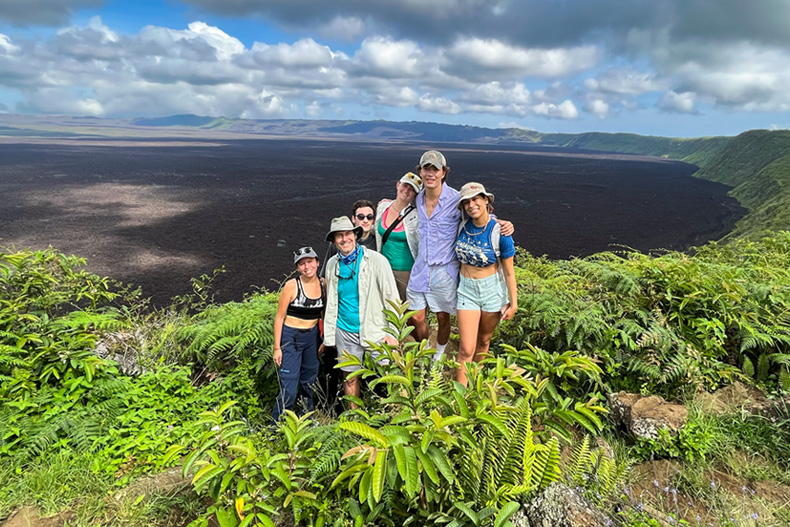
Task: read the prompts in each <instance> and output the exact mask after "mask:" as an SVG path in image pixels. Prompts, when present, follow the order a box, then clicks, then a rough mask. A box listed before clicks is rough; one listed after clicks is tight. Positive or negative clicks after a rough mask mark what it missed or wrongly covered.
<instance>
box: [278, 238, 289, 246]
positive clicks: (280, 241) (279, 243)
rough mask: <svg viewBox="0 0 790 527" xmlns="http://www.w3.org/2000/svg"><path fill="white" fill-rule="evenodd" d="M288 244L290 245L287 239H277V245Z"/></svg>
mask: <svg viewBox="0 0 790 527" xmlns="http://www.w3.org/2000/svg"><path fill="white" fill-rule="evenodd" d="M286 245H288V242H286V241H285V240H277V247H285V246H286Z"/></svg>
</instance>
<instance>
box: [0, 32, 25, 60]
mask: <svg viewBox="0 0 790 527" xmlns="http://www.w3.org/2000/svg"><path fill="white" fill-rule="evenodd" d="M20 49H21V48H20V47H19V46H17V45H15V44H14V43H12V42H11V39H10V38H9V37H8V36H7V35H3V34H2V33H0V52H2V53H3V54H4V55H12V54H15V53H19V50H20Z"/></svg>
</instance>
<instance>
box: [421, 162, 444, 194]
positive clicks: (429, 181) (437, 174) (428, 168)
mask: <svg viewBox="0 0 790 527" xmlns="http://www.w3.org/2000/svg"><path fill="white" fill-rule="evenodd" d="M420 178H421V179H422V184H423V185H424V186H425V188H429V189H434V188H439V187H441V186H442V181H444V169H441V168H436V167H435V166H433V165H424V166H421V167H420Z"/></svg>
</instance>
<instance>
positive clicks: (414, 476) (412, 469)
mask: <svg viewBox="0 0 790 527" xmlns="http://www.w3.org/2000/svg"><path fill="white" fill-rule="evenodd" d="M403 453H404V454H405V455H406V477H405V478H404V481H405V482H406V493H407V494H408V495H409V497H414V495H415V494H416V493H417V492H418V491H419V490H420V471H419V468H418V466H417V455H416V453H415V449H414V448H412V447H406V448H404V449H403Z"/></svg>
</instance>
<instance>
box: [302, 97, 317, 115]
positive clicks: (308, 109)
mask: <svg viewBox="0 0 790 527" xmlns="http://www.w3.org/2000/svg"><path fill="white" fill-rule="evenodd" d="M304 112H305V113H306V114H307V115H309V116H310V117H318V116H319V115H321V105H320V104H319V103H318V101H313V102H311V103H310V104H308V105H307V106H305V108H304Z"/></svg>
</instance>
